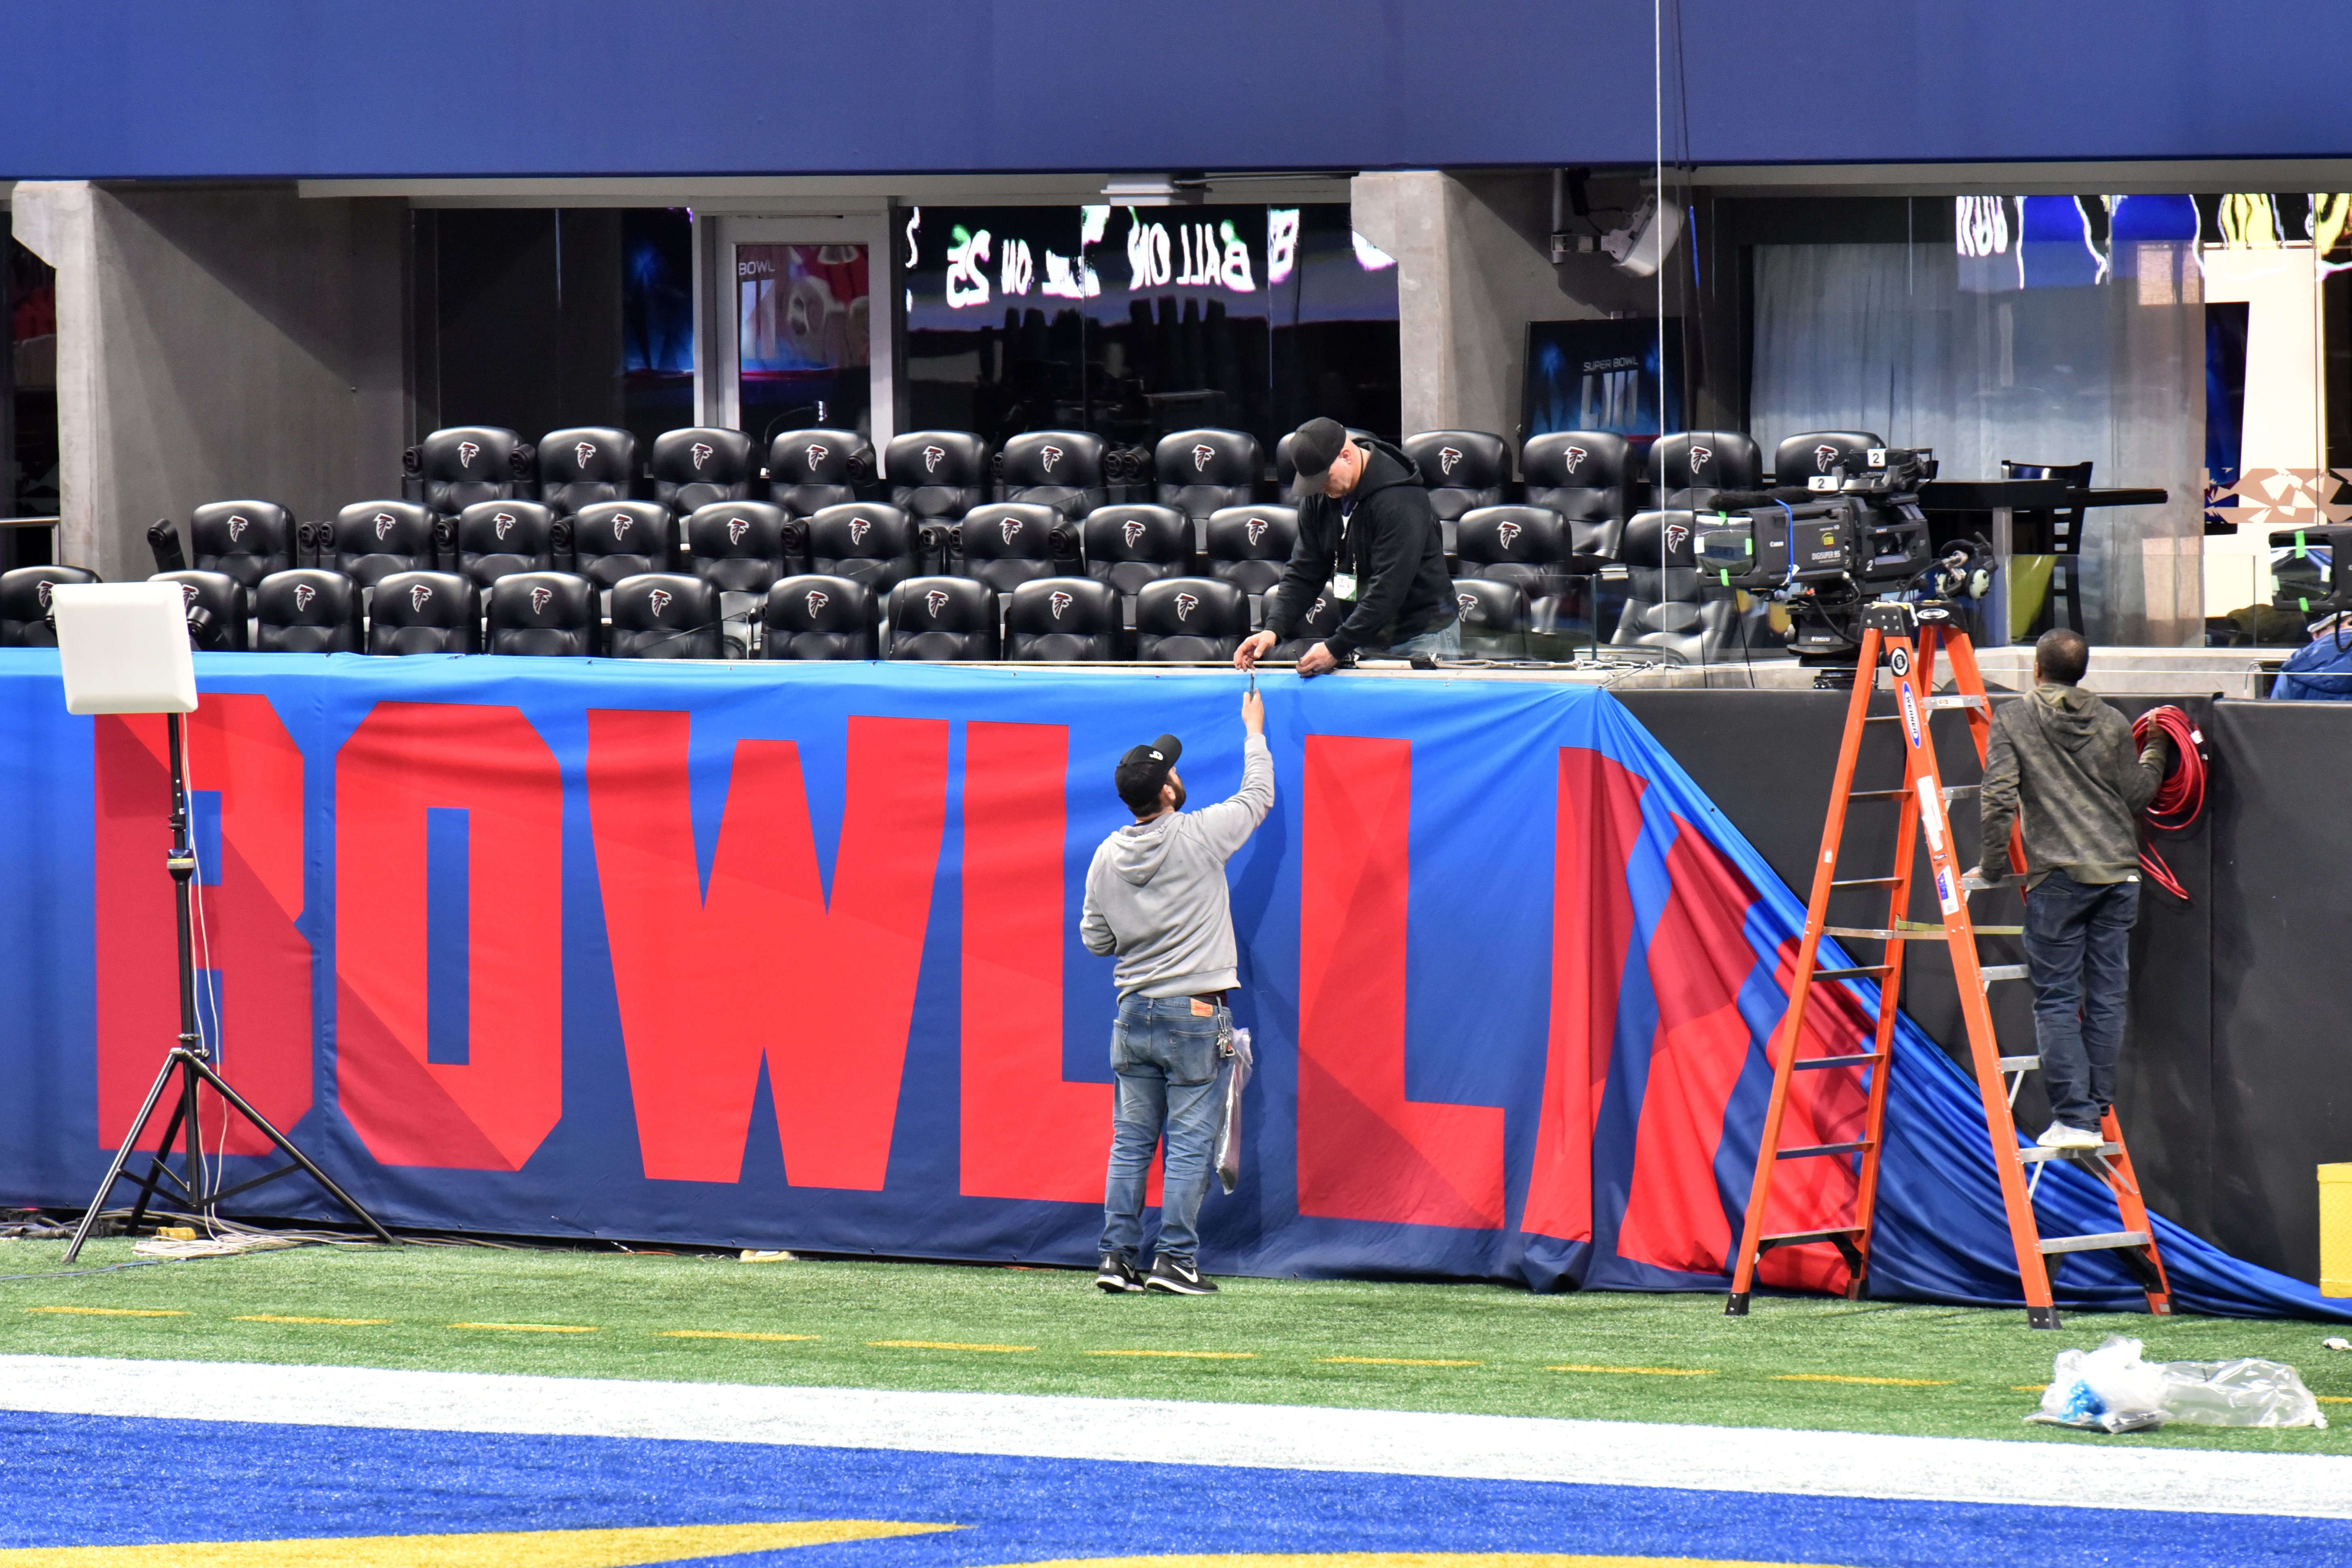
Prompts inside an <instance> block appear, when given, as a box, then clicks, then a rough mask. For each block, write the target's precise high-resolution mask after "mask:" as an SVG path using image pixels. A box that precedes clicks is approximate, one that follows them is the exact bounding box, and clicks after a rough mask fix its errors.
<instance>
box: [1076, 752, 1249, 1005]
mask: <svg viewBox="0 0 2352 1568" xmlns="http://www.w3.org/2000/svg"><path fill="white" fill-rule="evenodd" d="M1273 804H1274V754H1273V753H1272V752H1270V751H1268V750H1267V749H1266V747H1265V737H1264V736H1262V735H1253V736H1251V737H1249V740H1248V742H1247V744H1246V745H1244V747H1242V787H1241V789H1240V791H1239V792H1238V793H1236V794H1235V795H1234V798H1233V799H1232V800H1221V801H1219V802H1218V803H1217V804H1216V805H1213V806H1204V807H1202V809H1201V810H1197V811H1171V812H1170V813H1169V814H1168V815H1166V816H1164V817H1155V818H1153V819H1152V820H1151V821H1148V822H1135V823H1132V824H1130V825H1129V826H1127V827H1124V828H1121V829H1120V830H1119V831H1117V832H1115V833H1113V834H1112V835H1111V836H1110V837H1108V838H1107V839H1105V840H1104V841H1102V845H1101V847H1100V848H1098V849H1097V850H1096V851H1095V858H1094V863H1093V864H1092V865H1089V866H1088V867H1087V905H1086V913H1085V915H1083V916H1082V917H1081V918H1080V920H1079V922H1078V935H1079V936H1080V937H1081V938H1082V939H1083V940H1084V941H1085V942H1086V945H1087V952H1089V953H1117V954H1118V965H1117V966H1116V967H1114V968H1113V969H1112V971H1111V978H1112V980H1113V982H1114V983H1116V984H1117V985H1118V994H1119V998H1120V999H1121V1000H1124V999H1126V998H1129V997H1132V996H1144V997H1196V996H1201V995H1203V994H1204V993H1207V992H1210V991H1223V990H1230V989H1232V988H1234V986H1236V985H1238V984H1240V983H1241V979H1240V977H1239V975H1237V974H1236V973H1235V972H1234V965H1235V963H1236V961H1237V960H1236V957H1235V954H1234V918H1233V912H1232V908H1231V904H1230V901H1229V898H1228V895H1227V893H1226V889H1225V862H1226V861H1227V860H1228V859H1229V858H1231V857H1232V855H1233V852H1234V851H1235V850H1238V849H1240V848H1241V847H1242V845H1243V844H1244V843H1245V842H1247V841H1248V840H1249V836H1250V834H1251V833H1252V832H1254V831H1256V828H1257V825H1258V823H1260V822H1262V821H1265V813H1266V811H1267V810H1268V809H1269V808H1270V807H1272V806H1273Z"/></svg>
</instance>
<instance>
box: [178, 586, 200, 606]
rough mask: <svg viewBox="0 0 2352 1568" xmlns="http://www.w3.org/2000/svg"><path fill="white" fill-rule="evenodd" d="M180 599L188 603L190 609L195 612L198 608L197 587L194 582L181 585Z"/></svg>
mask: <svg viewBox="0 0 2352 1568" xmlns="http://www.w3.org/2000/svg"><path fill="white" fill-rule="evenodd" d="M180 597H181V599H182V600H184V601H186V603H187V606H188V608H189V609H191V610H194V608H195V607H196V585H195V584H194V583H193V582H184V583H182V584H180Z"/></svg>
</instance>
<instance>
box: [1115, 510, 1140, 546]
mask: <svg viewBox="0 0 2352 1568" xmlns="http://www.w3.org/2000/svg"><path fill="white" fill-rule="evenodd" d="M1118 537H1119V538H1122V539H1124V540H1125V541H1127V548H1128V549H1134V548H1135V544H1136V541H1137V540H1138V539H1140V538H1142V537H1143V525H1142V524H1141V523H1140V522H1139V521H1137V520H1136V519H1135V518H1133V517H1129V518H1128V519H1127V521H1125V522H1123V523H1121V524H1119V526H1118Z"/></svg>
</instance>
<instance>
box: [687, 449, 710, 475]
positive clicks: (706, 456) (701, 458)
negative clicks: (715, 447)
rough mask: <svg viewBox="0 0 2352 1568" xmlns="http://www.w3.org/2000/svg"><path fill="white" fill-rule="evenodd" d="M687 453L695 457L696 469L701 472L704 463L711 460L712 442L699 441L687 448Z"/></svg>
mask: <svg viewBox="0 0 2352 1568" xmlns="http://www.w3.org/2000/svg"><path fill="white" fill-rule="evenodd" d="M686 455H688V457H691V458H693V459H694V471H695V472H696V473H698V474H699V473H701V472H702V465H704V464H706V463H708V462H709V461H710V456H711V453H710V444H709V443H708V442H703V441H698V442H696V443H695V444H693V445H691V446H689V447H688V448H687V449H686Z"/></svg>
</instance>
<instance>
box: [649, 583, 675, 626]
mask: <svg viewBox="0 0 2352 1568" xmlns="http://www.w3.org/2000/svg"><path fill="white" fill-rule="evenodd" d="M671 597H672V595H671V593H670V591H669V590H668V589H667V588H656V589H655V590H654V591H652V592H651V593H649V594H647V595H646V603H648V604H650V605H652V606H653V611H654V616H655V618H656V620H658V619H659V618H660V617H661V616H662V615H663V614H664V613H665V612H667V610H668V609H669V601H670V599H671Z"/></svg>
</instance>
